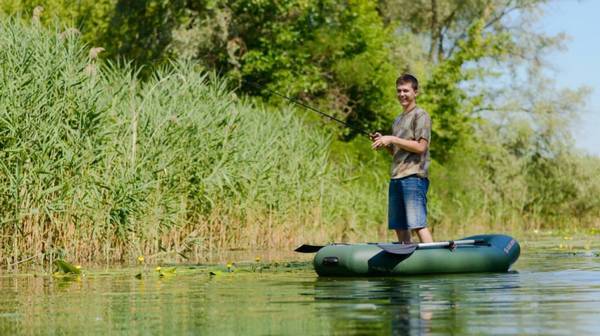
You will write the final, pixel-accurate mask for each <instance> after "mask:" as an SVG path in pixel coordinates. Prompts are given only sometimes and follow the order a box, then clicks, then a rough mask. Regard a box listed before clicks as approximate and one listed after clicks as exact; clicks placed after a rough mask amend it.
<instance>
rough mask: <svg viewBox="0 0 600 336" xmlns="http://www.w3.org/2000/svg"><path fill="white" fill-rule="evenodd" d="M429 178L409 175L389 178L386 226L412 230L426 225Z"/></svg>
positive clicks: (394, 228)
mask: <svg viewBox="0 0 600 336" xmlns="http://www.w3.org/2000/svg"><path fill="white" fill-rule="evenodd" d="M428 189H429V180H428V179H427V178H424V177H418V176H416V175H411V176H407V177H403V178H399V179H391V180H390V189H389V194H388V197H389V199H388V227H389V228H390V229H391V230H413V229H420V228H424V227H426V226H427V190H428Z"/></svg>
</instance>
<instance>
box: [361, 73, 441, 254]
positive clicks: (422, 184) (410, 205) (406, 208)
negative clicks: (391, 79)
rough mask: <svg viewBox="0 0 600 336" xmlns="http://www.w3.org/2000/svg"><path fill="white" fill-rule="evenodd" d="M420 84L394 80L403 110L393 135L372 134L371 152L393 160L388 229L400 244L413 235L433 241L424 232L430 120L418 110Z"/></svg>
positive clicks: (412, 80) (408, 79)
mask: <svg viewBox="0 0 600 336" xmlns="http://www.w3.org/2000/svg"><path fill="white" fill-rule="evenodd" d="M418 94H419V82H418V81H417V79H416V78H415V77H414V76H412V75H408V74H404V75H402V76H400V77H398V79H397V80H396V95H397V97H398V101H399V102H400V105H402V109H403V110H404V112H403V113H401V114H400V115H399V116H398V117H397V118H396V120H395V121H394V125H393V126H392V135H383V136H382V135H381V134H380V133H375V134H373V135H372V136H371V139H372V141H373V144H372V148H373V149H381V148H386V149H388V151H389V152H390V154H392V155H393V156H394V158H393V162H392V177H391V180H390V186H389V200H388V202H389V203H388V226H389V228H390V229H391V230H395V231H396V234H397V235H398V240H399V241H400V242H401V243H410V239H411V231H413V230H414V231H416V232H417V235H418V236H419V239H420V240H421V242H422V243H430V242H432V241H433V238H432V237H431V233H430V232H429V229H427V190H428V189H429V179H428V178H427V177H428V170H429V162H430V160H429V142H430V139H431V118H430V117H429V114H427V112H425V111H424V110H423V109H421V108H420V107H418V106H417V101H416V98H417V95H418Z"/></svg>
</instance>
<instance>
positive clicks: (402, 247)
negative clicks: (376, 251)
mask: <svg viewBox="0 0 600 336" xmlns="http://www.w3.org/2000/svg"><path fill="white" fill-rule="evenodd" d="M377 246H378V247H379V248H380V249H382V250H384V251H385V252H387V253H391V254H398V255H408V254H412V253H413V252H415V250H416V249H417V247H418V244H377Z"/></svg>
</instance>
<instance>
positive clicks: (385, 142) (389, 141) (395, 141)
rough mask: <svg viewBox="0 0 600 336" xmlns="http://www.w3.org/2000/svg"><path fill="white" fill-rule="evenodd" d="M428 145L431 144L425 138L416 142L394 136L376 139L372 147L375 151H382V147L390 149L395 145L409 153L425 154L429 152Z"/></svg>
mask: <svg viewBox="0 0 600 336" xmlns="http://www.w3.org/2000/svg"><path fill="white" fill-rule="evenodd" d="M428 144H429V142H428V141H427V140H425V138H421V139H419V141H415V140H406V139H402V138H399V137H395V136H393V135H384V136H379V137H377V138H375V141H373V144H372V145H371V147H372V148H373V149H380V148H382V147H386V148H389V147H388V146H389V145H393V146H397V147H399V148H400V149H403V150H405V151H408V152H412V153H416V154H423V153H425V152H426V151H427V146H428Z"/></svg>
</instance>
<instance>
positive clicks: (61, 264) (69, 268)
mask: <svg viewBox="0 0 600 336" xmlns="http://www.w3.org/2000/svg"><path fill="white" fill-rule="evenodd" d="M54 265H56V267H58V270H59V271H61V272H63V273H71V274H81V270H80V269H79V268H77V267H75V266H73V264H70V263H68V262H66V261H64V260H62V259H56V260H54Z"/></svg>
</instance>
